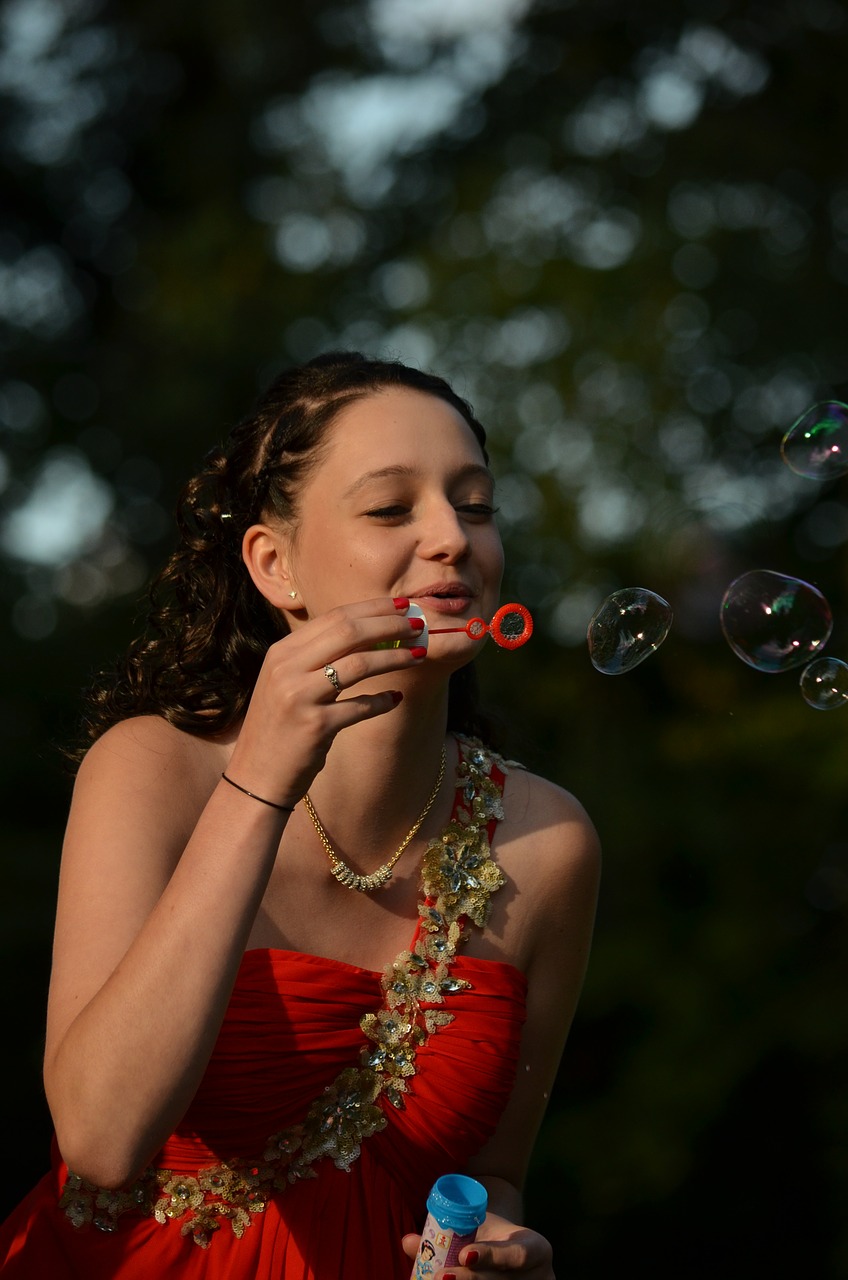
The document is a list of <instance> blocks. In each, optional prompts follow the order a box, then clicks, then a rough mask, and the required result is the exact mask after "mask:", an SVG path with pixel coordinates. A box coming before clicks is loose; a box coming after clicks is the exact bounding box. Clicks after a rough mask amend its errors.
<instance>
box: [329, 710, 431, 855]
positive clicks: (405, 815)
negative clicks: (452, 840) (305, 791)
mask: <svg viewBox="0 0 848 1280" xmlns="http://www.w3.org/2000/svg"><path fill="white" fill-rule="evenodd" d="M446 724H447V697H446V696H445V698H444V699H443V700H441V701H440V700H438V699H430V700H425V699H420V700H418V699H415V698H408V699H407V700H405V701H404V702H403V703H401V704H400V706H398V707H396V708H395V709H394V710H393V711H390V712H388V713H387V714H386V715H384V716H377V717H376V718H375V719H373V720H368V721H365V722H364V723H362V724H359V725H356V726H354V727H352V728H350V729H345V730H344V731H343V732H342V733H340V734H339V735H338V737H337V738H336V739H335V741H334V742H333V745H332V747H331V749H330V752H329V754H328V756H327V762H326V764H325V766H324V768H323V769H322V770H321V772H320V773H319V774H318V776H317V777H316V779H315V781H314V782H313V784H312V786H311V787H310V789H309V794H310V796H311V798H312V800H313V802H314V804H315V808H316V809H317V811H318V814H319V816H320V818H321V821H322V822H323V824H324V826H325V827H326V828H327V831H328V833H331V835H332V838H333V840H334V843H335V844H337V845H338V852H339V854H340V855H341V856H344V854H345V851H346V850H347V851H348V852H350V851H351V850H353V849H356V850H358V851H360V853H361V854H363V855H364V857H365V859H366V860H368V859H371V860H374V859H375V858H376V860H378V861H379V860H381V859H385V858H386V857H388V856H389V855H390V854H391V853H392V852H393V848H394V846H396V845H397V844H399V842H400V840H402V839H403V837H404V836H405V835H406V833H407V831H408V830H409V828H410V827H411V825H412V823H413V822H414V821H415V819H416V818H417V817H418V815H419V813H420V811H421V809H422V808H423V807H424V804H425V803H426V800H427V797H428V796H429V794H430V792H431V790H432V788H433V783H434V782H435V780H436V776H437V774H438V770H439V763H440V758H441V751H442V747H443V745H444V743H445V735H446ZM453 765H454V759H453V753H452V751H451V750H450V748H449V749H448V763H447V769H446V772H445V779H444V782H443V783H442V788H441V792H440V795H439V797H438V800H437V802H436V804H435V805H434V806H433V809H432V811H431V813H430V815H429V817H428V820H427V822H426V826H425V827H424V828H422V830H426V829H429V828H431V827H433V826H434V824H437V823H440V822H441V821H442V819H443V818H444V809H445V805H446V804H447V808H448V809H449V808H450V803H451V801H452V797H453V785H452V782H453Z"/></svg>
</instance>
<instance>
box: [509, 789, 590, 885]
mask: <svg viewBox="0 0 848 1280" xmlns="http://www.w3.org/2000/svg"><path fill="white" fill-rule="evenodd" d="M504 815H505V816H504V820H503V823H502V824H501V827H502V840H503V842H504V845H505V846H506V847H507V849H509V850H510V853H511V860H515V859H516V857H517V859H518V861H520V862H521V863H522V864H525V865H526V866H527V867H528V870H529V871H530V872H532V871H533V869H534V868H535V869H536V870H537V871H543V872H544V876H545V879H546V880H547V879H548V877H550V876H553V877H554V878H557V879H558V878H560V877H564V878H565V879H570V878H571V877H572V876H573V875H575V874H579V873H580V872H581V871H582V872H583V874H586V875H590V876H594V877H595V878H596V877H597V874H598V869H599V865H600V842H599V840H598V834H597V832H596V830H595V827H594V825H593V823H592V820H591V819H590V817H589V815H588V813H587V812H586V810H585V809H584V808H583V805H582V804H581V803H580V801H579V800H578V799H577V798H576V797H575V796H573V795H572V794H571V792H570V791H566V790H564V788H562V787H560V786H557V784H556V783H554V782H550V781H549V780H548V779H547V778H542V777H540V776H539V775H538V774H534V773H528V772H527V771H526V770H524V769H511V770H510V772H509V775H508V777H507V782H506V787H505V789H504ZM531 855H532V856H531ZM524 878H525V877H522V879H524Z"/></svg>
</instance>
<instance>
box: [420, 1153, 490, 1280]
mask: <svg viewBox="0 0 848 1280" xmlns="http://www.w3.org/2000/svg"><path fill="white" fill-rule="evenodd" d="M487 1202H488V1196H487V1194H486V1188H485V1187H484V1186H481V1184H480V1183H479V1182H477V1181H475V1179H474V1178H466V1177H465V1175H464V1174H461V1173H448V1174H445V1176H444V1177H443V1178H438V1179H437V1180H436V1182H435V1184H434V1186H433V1190H432V1191H431V1192H430V1194H429V1196H428V1197H427V1221H426V1222H425V1223H424V1230H423V1231H422V1233H421V1244H420V1246H419V1248H418V1256H417V1258H416V1259H415V1266H414V1267H413V1270H412V1276H411V1277H410V1280H430V1278H431V1277H432V1276H434V1275H435V1274H436V1272H437V1271H438V1270H439V1269H440V1268H441V1267H449V1266H451V1264H453V1263H456V1264H458V1263H459V1251H460V1249H463V1248H464V1247H465V1245H467V1244H471V1242H472V1240H474V1239H475V1238H476V1236H477V1228H478V1227H479V1226H480V1223H481V1222H482V1221H483V1219H484V1218H485V1216H486V1204H487Z"/></svg>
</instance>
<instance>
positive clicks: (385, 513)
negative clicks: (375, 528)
mask: <svg viewBox="0 0 848 1280" xmlns="http://www.w3.org/2000/svg"><path fill="white" fill-rule="evenodd" d="M365 514H366V515H367V516H372V517H373V518H374V519H375V520H398V519H402V518H403V517H404V516H408V515H409V507H404V506H401V505H400V504H395V505H393V506H390V507H374V508H372V510H371V511H366V512H365Z"/></svg>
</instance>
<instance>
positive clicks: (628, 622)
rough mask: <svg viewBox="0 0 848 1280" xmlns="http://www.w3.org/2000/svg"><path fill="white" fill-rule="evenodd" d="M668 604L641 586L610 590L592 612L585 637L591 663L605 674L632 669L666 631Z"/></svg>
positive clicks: (659, 640) (653, 648)
mask: <svg viewBox="0 0 848 1280" xmlns="http://www.w3.org/2000/svg"><path fill="white" fill-rule="evenodd" d="M672 617H673V614H672V611H671V606H670V605H669V603H668V601H667V600H663V598H662V596H658V595H656V593H655V592H653V591H648V590H647V589H646V588H645V587H624V588H622V590H621V591H614V592H613V593H612V595H611V596H607V598H606V600H604V602H603V603H602V604H601V605H599V607H598V608H597V609H596V610H595V612H594V613H593V614H592V619H591V621H590V623H589V630H588V632H587V635H586V639H587V640H588V642H589V657H590V658H591V660H592V666H593V667H594V668H595V669H596V670H597V671H601V672H603V674H604V675H606V676H617V675H621V674H623V672H625V671H632V670H633V668H634V667H637V666H638V665H639V663H640V662H644V660H645V658H649V657H650V656H651V654H652V653H654V652H655V651H656V650H657V649H659V647H660V645H661V644H662V642H663V640H665V638H666V636H667V635H668V633H669V630H670V628H671V622H672Z"/></svg>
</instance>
